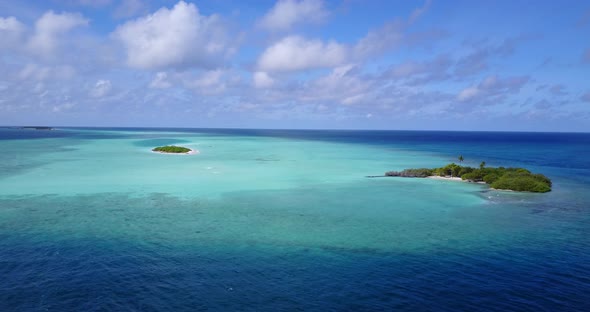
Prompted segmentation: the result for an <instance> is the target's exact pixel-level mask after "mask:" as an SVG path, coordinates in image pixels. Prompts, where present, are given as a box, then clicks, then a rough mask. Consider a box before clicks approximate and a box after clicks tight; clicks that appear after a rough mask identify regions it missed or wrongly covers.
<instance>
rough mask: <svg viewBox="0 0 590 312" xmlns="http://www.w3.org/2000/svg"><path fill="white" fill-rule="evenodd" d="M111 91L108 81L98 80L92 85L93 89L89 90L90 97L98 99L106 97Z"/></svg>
mask: <svg viewBox="0 0 590 312" xmlns="http://www.w3.org/2000/svg"><path fill="white" fill-rule="evenodd" d="M111 89H112V84H111V81H110V80H102V79H101V80H99V81H97V82H96V84H94V88H92V90H90V96H92V97H95V98H100V97H103V96H105V95H107V94H108V93H109V92H110V91H111Z"/></svg>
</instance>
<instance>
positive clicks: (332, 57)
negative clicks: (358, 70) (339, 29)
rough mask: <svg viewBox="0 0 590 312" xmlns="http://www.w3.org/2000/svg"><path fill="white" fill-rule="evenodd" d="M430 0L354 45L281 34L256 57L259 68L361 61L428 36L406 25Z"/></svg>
mask: <svg viewBox="0 0 590 312" xmlns="http://www.w3.org/2000/svg"><path fill="white" fill-rule="evenodd" d="M428 6H429V2H427V3H426V5H425V6H424V7H422V8H420V9H417V10H416V11H415V12H414V13H413V14H412V16H411V17H410V18H409V20H407V21H406V20H395V21H392V22H388V23H385V25H383V26H382V27H380V28H377V29H374V30H371V31H369V32H368V33H367V34H366V35H365V36H364V37H362V38H361V39H359V40H358V42H356V44H353V45H346V44H342V43H338V42H336V41H333V40H330V41H323V40H319V39H307V38H304V37H302V36H298V35H290V36H287V37H284V38H282V39H280V40H278V41H276V42H274V43H273V44H271V45H270V46H269V47H267V48H266V50H265V51H264V52H263V53H262V55H261V56H260V57H259V59H258V70H260V71H264V72H289V71H299V70H308V69H317V68H334V67H336V66H340V65H343V64H348V63H356V62H362V61H364V60H367V59H370V58H372V57H375V56H378V55H381V54H383V53H385V52H387V51H390V50H392V49H395V48H398V47H399V46H401V45H403V44H412V43H415V42H420V41H423V40H425V39H426V38H430V37H431V36H430V35H428V34H427V35H424V33H417V34H413V35H412V36H408V35H406V32H407V28H408V26H409V25H410V24H411V23H413V22H414V21H415V20H416V19H418V18H419V17H420V15H422V14H423V13H424V12H425V11H426V10H427V9H428Z"/></svg>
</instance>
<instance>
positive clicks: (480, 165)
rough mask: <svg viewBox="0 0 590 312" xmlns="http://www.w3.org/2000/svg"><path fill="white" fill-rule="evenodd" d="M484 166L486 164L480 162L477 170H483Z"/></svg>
mask: <svg viewBox="0 0 590 312" xmlns="http://www.w3.org/2000/svg"><path fill="white" fill-rule="evenodd" d="M485 166H486V162H485V161H482V162H481V164H479V169H483V167H485Z"/></svg>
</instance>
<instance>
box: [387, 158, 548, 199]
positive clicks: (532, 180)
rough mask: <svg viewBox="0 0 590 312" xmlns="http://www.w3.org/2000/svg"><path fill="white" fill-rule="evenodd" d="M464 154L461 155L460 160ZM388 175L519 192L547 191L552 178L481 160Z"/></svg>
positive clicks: (395, 172)
mask: <svg viewBox="0 0 590 312" xmlns="http://www.w3.org/2000/svg"><path fill="white" fill-rule="evenodd" d="M462 161H463V156H459V162H462ZM385 176H386V177H407V178H432V177H443V178H454V179H461V180H463V181H467V182H476V183H485V184H488V185H489V186H490V187H492V188H493V189H497V190H510V191H518V192H535V193H546V192H549V191H551V180H550V179H549V178H547V177H546V176H544V175H542V174H538V173H537V174H535V173H532V172H530V171H529V170H527V169H524V168H504V167H498V168H493V167H486V163H485V162H481V163H480V165H479V168H472V167H467V166H460V165H457V164H455V163H451V164H448V165H446V166H444V167H440V168H433V169H429V168H418V169H405V170H403V171H389V172H386V173H385Z"/></svg>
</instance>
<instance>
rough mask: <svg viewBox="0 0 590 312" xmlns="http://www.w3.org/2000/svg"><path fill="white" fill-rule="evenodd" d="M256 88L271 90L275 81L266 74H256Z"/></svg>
mask: <svg viewBox="0 0 590 312" xmlns="http://www.w3.org/2000/svg"><path fill="white" fill-rule="evenodd" d="M253 79H254V86H255V87H256V88H261V89H262V88H270V87H272V85H273V84H274V82H275V81H274V79H273V78H272V77H270V76H269V75H268V73H266V72H255V73H254V75H253Z"/></svg>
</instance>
